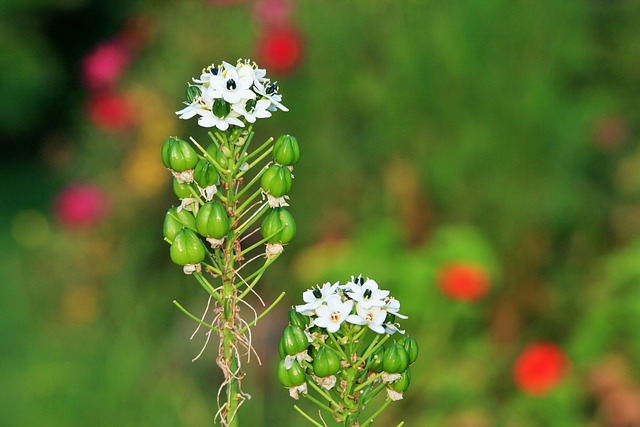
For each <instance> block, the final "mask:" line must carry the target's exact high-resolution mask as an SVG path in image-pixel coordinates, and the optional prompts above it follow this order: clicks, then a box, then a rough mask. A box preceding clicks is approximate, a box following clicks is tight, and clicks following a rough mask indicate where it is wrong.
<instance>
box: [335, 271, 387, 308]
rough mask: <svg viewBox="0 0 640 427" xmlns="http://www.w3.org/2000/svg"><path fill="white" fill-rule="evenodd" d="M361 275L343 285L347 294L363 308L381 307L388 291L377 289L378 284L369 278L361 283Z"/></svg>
mask: <svg viewBox="0 0 640 427" xmlns="http://www.w3.org/2000/svg"><path fill="white" fill-rule="evenodd" d="M362 282H363V281H362V277H360V276H358V277H357V278H356V279H354V280H353V281H352V282H349V283H347V284H346V285H345V289H346V290H347V292H346V293H347V296H349V298H351V299H353V300H354V301H356V302H357V303H358V305H359V306H362V307H363V308H371V307H383V306H384V305H385V298H387V296H388V295H389V291H385V290H382V289H378V284H377V283H376V282H375V281H374V280H371V279H369V278H367V280H365V281H364V283H362Z"/></svg>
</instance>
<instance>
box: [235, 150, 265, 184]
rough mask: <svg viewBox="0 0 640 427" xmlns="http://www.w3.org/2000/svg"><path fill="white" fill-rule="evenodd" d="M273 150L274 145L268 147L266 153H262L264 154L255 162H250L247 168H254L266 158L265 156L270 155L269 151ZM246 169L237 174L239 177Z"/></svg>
mask: <svg viewBox="0 0 640 427" xmlns="http://www.w3.org/2000/svg"><path fill="white" fill-rule="evenodd" d="M272 151H273V147H269V148H267V151H265V152H264V153H262V155H261V156H260V157H258V158H257V159H256V160H254V161H253V163H250V164H249V167H248V168H247V170H250V169H252V168H253V167H254V166H255V165H257V164H258V163H260V162H261V161H262V159H264V158H265V157H267V156H268V155H269V153H271V152H272ZM245 172H246V171H242V172H240V173H239V174H238V175H237V178H241V177H242V176H243V175H244V173H245Z"/></svg>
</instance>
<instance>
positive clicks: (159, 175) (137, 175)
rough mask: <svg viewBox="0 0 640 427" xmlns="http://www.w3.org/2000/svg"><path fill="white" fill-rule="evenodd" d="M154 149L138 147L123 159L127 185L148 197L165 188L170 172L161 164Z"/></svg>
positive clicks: (124, 176)
mask: <svg viewBox="0 0 640 427" xmlns="http://www.w3.org/2000/svg"><path fill="white" fill-rule="evenodd" d="M159 158H160V156H158V155H157V153H156V150H149V149H143V148H139V149H137V150H135V151H134V152H133V153H131V155H130V156H129V158H127V159H126V160H125V168H124V171H123V178H124V181H125V182H126V183H127V186H128V187H130V188H131V189H132V190H134V191H135V192H136V193H138V194H139V195H141V196H146V197H150V196H153V195H155V194H157V193H158V192H159V191H160V190H161V189H163V188H165V187H166V185H167V181H169V178H171V174H170V173H169V172H167V170H166V169H165V168H164V166H163V165H162V162H161V161H160V160H159Z"/></svg>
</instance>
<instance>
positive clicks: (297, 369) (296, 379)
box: [278, 360, 305, 387]
mask: <svg viewBox="0 0 640 427" xmlns="http://www.w3.org/2000/svg"><path fill="white" fill-rule="evenodd" d="M278 381H279V382H280V384H282V385H283V386H285V387H296V386H299V385H301V384H302V383H304V381H305V374H304V369H303V368H302V366H300V364H299V363H298V361H297V360H292V361H291V367H290V368H289V369H287V367H286V366H285V361H284V360H281V361H280V363H278Z"/></svg>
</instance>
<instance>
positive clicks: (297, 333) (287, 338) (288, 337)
mask: <svg viewBox="0 0 640 427" xmlns="http://www.w3.org/2000/svg"><path fill="white" fill-rule="evenodd" d="M280 341H281V342H282V348H283V349H284V352H285V353H286V354H288V355H290V356H293V355H294V354H298V353H300V352H301V351H304V350H306V348H307V346H308V345H309V340H308V339H307V336H306V335H305V333H304V330H303V329H302V328H301V327H300V326H296V325H289V326H287V327H286V328H284V332H283V333H282V338H280Z"/></svg>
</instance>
